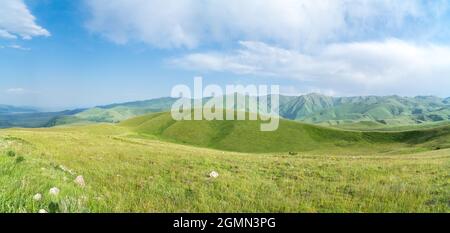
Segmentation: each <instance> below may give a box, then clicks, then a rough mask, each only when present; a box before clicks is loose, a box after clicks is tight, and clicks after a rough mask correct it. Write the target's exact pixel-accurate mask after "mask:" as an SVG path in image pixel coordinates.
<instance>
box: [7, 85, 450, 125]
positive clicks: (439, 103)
mask: <svg viewBox="0 0 450 233" xmlns="http://www.w3.org/2000/svg"><path fill="white" fill-rule="evenodd" d="M270 98H271V96H269V97H268V102H269V103H270V101H269V100H270ZM210 99H211V98H205V99H204V100H203V102H204V103H206V102H207V101H208V100H210ZM279 99H280V105H279V113H280V116H281V117H282V118H285V119H289V120H296V121H302V122H306V123H311V124H319V125H324V126H336V127H339V128H348V129H359V128H363V129H379V128H387V127H401V126H408V125H423V124H429V123H435V122H446V121H450V103H449V100H450V98H447V99H442V98H438V97H434V96H417V97H400V96H357V97H330V96H324V95H320V94H314V93H312V94H308V95H302V96H280V98H279ZM176 100H177V99H175V98H168V97H167V98H159V99H153V100H146V101H136V102H128V103H122V104H111V105H105V106H98V107H94V108H90V109H85V110H76V111H65V112H59V113H36V112H31V113H26V114H25V115H15V116H14V117H13V116H11V114H12V113H11V110H9V112H10V113H9V114H0V127H2V128H5V127H14V126H22V127H49V126H56V125H65V124H86V123H96V122H108V123H116V122H120V121H123V120H126V119H130V118H133V117H136V116H139V115H144V114H148V113H156V112H164V111H168V110H170V108H171V106H172V104H173V103H174V102H175V101H176ZM252 101H255V100H254V99H252V98H249V97H247V98H246V103H247V104H248V103H250V102H252ZM262 102H263V104H264V103H265V102H264V101H262ZM269 106H270V105H269ZM229 109H236V110H240V111H248V110H249V109H248V105H247V106H244V105H242V104H238V103H235V104H234V105H233V106H231V107H229ZM0 110H1V108H0ZM33 117H35V118H36V119H35V120H34V119H33ZM24 119H26V120H27V121H29V122H33V123H27V124H25V123H24V122H26V121H24ZM362 126H364V127H362Z"/></svg>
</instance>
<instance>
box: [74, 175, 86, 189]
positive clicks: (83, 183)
mask: <svg viewBox="0 0 450 233" xmlns="http://www.w3.org/2000/svg"><path fill="white" fill-rule="evenodd" d="M75 183H77V184H78V185H79V186H81V187H84V186H86V183H85V182H84V178H83V176H77V178H75Z"/></svg>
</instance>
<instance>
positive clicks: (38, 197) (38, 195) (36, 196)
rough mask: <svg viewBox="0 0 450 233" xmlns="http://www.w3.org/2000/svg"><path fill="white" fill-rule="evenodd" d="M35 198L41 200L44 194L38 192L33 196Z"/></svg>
mask: <svg viewBox="0 0 450 233" xmlns="http://www.w3.org/2000/svg"><path fill="white" fill-rule="evenodd" d="M33 199H34V200H35V201H40V200H42V194H40V193H36V195H34V196H33Z"/></svg>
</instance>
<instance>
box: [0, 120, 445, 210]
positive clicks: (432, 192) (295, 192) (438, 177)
mask: <svg viewBox="0 0 450 233" xmlns="http://www.w3.org/2000/svg"><path fill="white" fill-rule="evenodd" d="M147 119H148V118H147ZM155 120H157V118H156V117H155ZM138 121H140V122H141V123H143V124H145V122H146V119H145V118H140V119H139V118H138V119H136V120H135V122H138ZM146 127H151V126H150V125H146ZM204 127H205V128H208V124H205V125H204ZM305 127H307V126H305ZM202 140H203V139H199V141H200V142H201V141H202ZM255 142H256V141H255ZM7 151H15V153H16V155H15V156H14V157H9V156H7V155H6V154H7ZM19 156H22V157H23V159H24V160H23V161H20V159H17V158H18V157H19ZM60 165H63V166H65V167H66V168H68V169H70V170H72V171H73V172H74V173H76V174H81V175H83V176H84V178H85V180H86V183H87V187H85V188H80V187H77V185H76V184H75V183H74V182H73V179H74V178H75V176H76V175H75V174H74V175H72V174H70V173H68V172H65V171H63V170H62V169H60V168H59V166H60ZM449 169H450V150H448V149H444V150H437V151H428V152H421V153H417V154H403V155H386V154H383V156H380V154H378V153H377V152H376V150H374V151H372V153H361V154H359V155H341V156H335V155H334V154H333V153H332V151H330V153H328V154H321V153H319V154H316V153H315V152H307V153H300V154H298V155H288V154H287V153H265V154H246V153H235V152H223V151H217V150H211V149H204V148H197V147H191V146H184V145H179V144H172V143H169V142H164V141H159V140H154V139H142V138H137V137H136V135H135V133H133V132H131V131H129V129H128V128H127V127H118V126H114V125H91V126H78V127H59V128H51V129H8V130H0V187H2V188H1V189H0V212H37V210H38V209H40V208H45V209H47V210H53V211H61V212H185V211H186V212H218V211H225V212H450V207H449V203H448V197H449V196H450V187H449V182H448V171H449ZM212 170H216V171H218V172H219V174H220V176H219V178H217V179H215V180H212V179H210V178H208V177H207V174H208V173H209V172H210V171H212ZM53 186H56V187H58V188H60V189H61V193H60V195H59V196H58V197H57V198H51V197H49V195H48V190H49V188H51V187H53ZM38 192H40V193H43V194H44V200H43V201H41V202H34V201H33V200H32V197H33V195H34V194H35V193H38Z"/></svg>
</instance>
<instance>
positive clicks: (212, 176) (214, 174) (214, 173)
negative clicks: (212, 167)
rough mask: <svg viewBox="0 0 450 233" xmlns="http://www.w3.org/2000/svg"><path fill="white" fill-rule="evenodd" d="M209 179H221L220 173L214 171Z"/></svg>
mask: <svg viewBox="0 0 450 233" xmlns="http://www.w3.org/2000/svg"><path fill="white" fill-rule="evenodd" d="M209 177H211V178H217V177H219V173H217V172H216V171H212V172H211V173H209Z"/></svg>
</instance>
